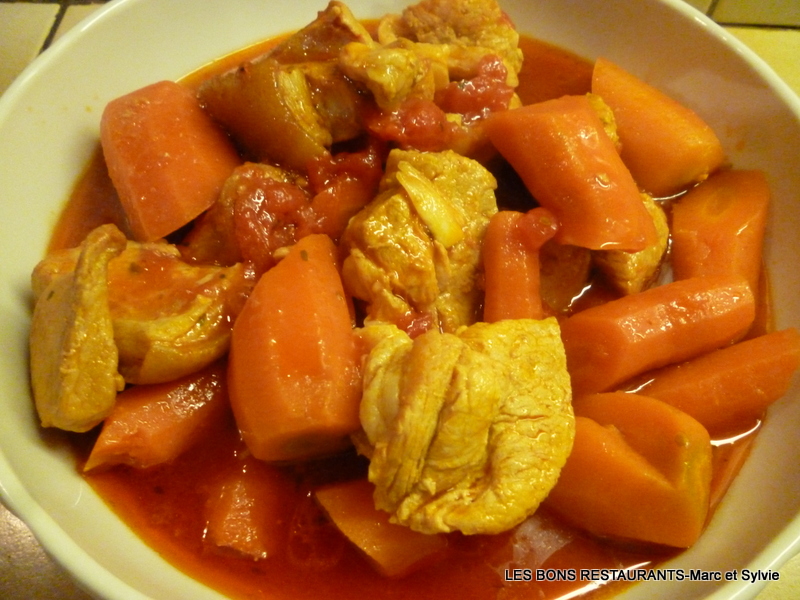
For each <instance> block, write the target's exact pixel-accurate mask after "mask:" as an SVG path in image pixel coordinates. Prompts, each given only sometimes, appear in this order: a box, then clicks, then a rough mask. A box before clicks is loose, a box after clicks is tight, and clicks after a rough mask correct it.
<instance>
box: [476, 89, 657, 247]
mask: <svg viewBox="0 0 800 600" xmlns="http://www.w3.org/2000/svg"><path fill="white" fill-rule="evenodd" d="M486 131H487V133H488V135H489V138H490V139H491V141H492V143H493V144H494V145H495V147H496V148H497V150H498V151H499V152H500V153H501V154H502V155H503V156H504V157H505V159H506V160H508V162H509V163H511V165H512V166H513V167H514V170H515V171H516V172H517V173H518V174H519V176H520V177H521V178H522V180H523V181H524V182H525V185H526V187H527V188H528V190H529V191H530V192H531V194H533V196H534V197H535V198H536V200H537V201H538V202H539V203H540V204H541V205H542V206H544V207H545V208H547V209H548V210H551V211H552V212H553V213H554V214H555V215H556V217H557V218H558V221H559V226H560V228H559V231H558V233H557V234H556V236H555V238H554V239H555V240H556V241H557V242H559V243H561V244H572V245H575V246H583V247H585V248H590V249H593V250H601V249H602V250H612V249H616V250H629V251H639V250H642V249H644V248H645V247H647V246H650V245H652V244H654V243H656V241H657V239H658V238H657V234H656V230H655V226H654V225H653V219H652V218H651V217H650V215H649V214H648V213H647V209H646V208H645V206H644V203H643V202H642V199H641V197H640V196H639V190H638V188H637V187H636V183H635V182H634V180H633V178H632V177H631V174H630V172H629V171H628V169H627V167H626V166H625V165H624V164H623V162H622V160H621V159H620V157H619V154H617V150H616V148H615V146H614V142H612V141H611V138H609V137H608V135H607V134H606V132H605V130H604V129H603V123H602V122H601V121H600V117H599V116H598V115H597V112H596V111H595V110H594V109H593V108H592V105H591V103H590V101H589V99H588V98H587V97H586V96H563V97H561V98H558V99H556V100H547V101H545V102H540V103H538V104H531V105H528V106H524V107H522V108H518V109H514V110H508V111H503V112H498V113H495V114H494V115H493V116H492V117H490V118H489V119H488V120H487V122H486Z"/></svg>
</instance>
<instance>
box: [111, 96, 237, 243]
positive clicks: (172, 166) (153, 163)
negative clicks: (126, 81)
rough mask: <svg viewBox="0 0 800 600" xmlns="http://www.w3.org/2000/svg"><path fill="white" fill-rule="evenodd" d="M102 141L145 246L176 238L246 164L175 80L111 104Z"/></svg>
mask: <svg viewBox="0 0 800 600" xmlns="http://www.w3.org/2000/svg"><path fill="white" fill-rule="evenodd" d="M100 140H101V143H102V146H103V155H104V156H105V159H106V163H107V164H108V172H109V175H110V176H111V180H112V181H113V183H114V187H115V188H116V189H117V193H118V194H119V197H120V201H121V202H122V206H123V208H124V209H125V214H126V215H127V217H128V223H129V224H130V228H131V230H132V232H133V235H134V236H135V238H136V239H137V240H139V241H152V240H155V239H158V238H160V237H163V236H165V235H167V234H169V233H172V232H173V231H175V230H177V229H179V228H180V227H182V226H184V225H185V224H186V223H188V222H189V221H191V220H192V219H193V218H195V217H196V216H197V215H199V214H200V213H201V212H203V211H204V210H206V209H207V208H208V207H209V206H211V204H213V202H214V201H215V200H216V198H217V195H218V194H219V191H220V189H221V188H222V184H223V183H224V181H225V179H226V178H227V177H228V175H230V173H231V171H232V170H233V169H234V167H235V166H236V165H237V164H239V162H240V161H239V156H238V155H237V153H236V150H235V149H234V147H233V145H232V143H231V142H230V140H229V139H228V138H227V137H226V136H225V134H224V133H223V132H222V130H220V129H219V128H218V127H217V126H216V124H215V123H214V122H213V121H212V120H211V118H210V117H209V116H208V115H207V114H206V113H205V112H203V109H202V108H200V105H199V104H198V102H197V100H196V99H195V97H194V95H193V94H192V93H191V92H190V91H189V90H188V89H186V88H184V87H183V86H181V85H179V84H177V83H174V82H171V81H161V82H158V83H154V84H152V85H149V86H147V87H144V88H142V89H139V90H136V91H134V92H131V93H130V94H127V95H125V96H122V97H120V98H117V99H116V100H112V101H111V102H109V103H108V105H107V106H106V108H105V110H104V111H103V116H102V119H101V122H100Z"/></svg>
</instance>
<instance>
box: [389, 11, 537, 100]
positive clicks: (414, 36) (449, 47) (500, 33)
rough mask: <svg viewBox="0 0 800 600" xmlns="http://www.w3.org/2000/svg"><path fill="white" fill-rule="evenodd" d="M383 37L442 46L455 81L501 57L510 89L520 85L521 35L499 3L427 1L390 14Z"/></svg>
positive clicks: (472, 73)
mask: <svg viewBox="0 0 800 600" xmlns="http://www.w3.org/2000/svg"><path fill="white" fill-rule="evenodd" d="M378 34H379V35H378V39H379V41H380V42H381V43H382V44H391V43H394V42H396V41H397V39H398V38H406V39H409V40H411V41H413V42H418V43H421V44H423V45H428V44H435V45H441V46H443V47H444V48H445V49H446V54H447V65H448V70H449V72H450V75H451V79H468V78H470V77H473V76H474V75H475V73H476V72H477V67H478V65H479V63H480V62H481V60H482V59H483V58H484V57H485V56H487V55H494V56H498V57H499V58H500V59H501V60H502V61H503V64H504V65H505V67H506V70H507V72H508V73H507V80H506V82H507V83H508V85H510V86H512V87H516V86H517V84H518V83H519V78H518V76H517V75H518V73H519V70H520V68H521V67H522V50H520V49H519V47H518V44H519V34H518V33H517V31H516V30H515V29H514V26H513V25H512V23H511V21H509V19H508V17H506V15H505V14H504V13H503V11H502V10H501V9H500V6H499V4H498V3H497V2H496V1H495V0H455V1H453V0H423V1H422V2H419V3H418V4H414V5H412V6H409V7H408V8H406V9H405V10H404V11H403V13H402V15H400V16H399V17H398V16H391V15H390V16H387V17H386V18H385V19H384V20H383V22H382V23H381V24H380V25H379V28H378Z"/></svg>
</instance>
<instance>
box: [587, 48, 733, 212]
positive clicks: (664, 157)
mask: <svg viewBox="0 0 800 600" xmlns="http://www.w3.org/2000/svg"><path fill="white" fill-rule="evenodd" d="M592 92H593V93H595V94H597V95H599V96H600V97H601V98H602V99H603V100H604V101H605V102H606V104H608V105H609V106H610V107H611V109H612V110H613V111H614V117H615V119H616V121H617V134H618V135H619V139H620V142H621V143H622V150H621V155H622V160H623V161H624V162H625V164H626V165H627V166H628V168H629V169H630V170H631V173H632V174H633V178H634V179H635V180H636V182H637V183H638V184H639V185H640V186H641V187H642V188H644V190H645V191H647V192H649V193H650V194H652V195H653V196H655V197H663V196H668V195H671V194H674V193H676V192H678V191H680V190H682V189H684V188H685V187H687V186H689V185H690V184H692V183H696V182H698V181H702V180H703V179H705V178H706V177H707V176H708V175H709V174H710V173H712V172H714V171H715V170H716V169H717V168H719V166H720V165H721V164H722V161H723V159H724V152H723V150H722V145H721V144H720V142H719V139H718V138H717V136H716V134H715V133H714V132H713V131H712V130H711V128H710V127H709V126H708V125H707V124H706V123H705V122H704V121H703V120H702V119H701V118H700V117H699V116H698V115H697V114H696V113H695V112H694V111H692V110H690V109H689V108H687V107H686V106H684V105H682V104H680V103H679V102H677V101H675V100H674V99H672V98H670V97H669V96H667V95H666V94H664V93H663V92H661V91H660V90H657V89H656V88H654V87H652V86H651V85H649V84H647V83H645V82H644V81H642V80H641V79H639V78H638V77H636V76H635V75H633V74H631V73H628V72H627V71H625V70H623V69H621V68H620V67H619V66H617V65H615V64H614V63H612V62H611V61H609V60H606V59H604V58H598V59H597V61H596V62H595V66H594V73H593V76H592Z"/></svg>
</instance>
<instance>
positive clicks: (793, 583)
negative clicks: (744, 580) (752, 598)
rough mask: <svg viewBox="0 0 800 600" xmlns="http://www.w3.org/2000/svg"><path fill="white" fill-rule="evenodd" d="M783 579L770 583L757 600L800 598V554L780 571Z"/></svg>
mask: <svg viewBox="0 0 800 600" xmlns="http://www.w3.org/2000/svg"><path fill="white" fill-rule="evenodd" d="M779 573H780V576H781V578H780V579H779V580H778V581H775V582H772V583H769V584H768V585H767V587H766V588H765V589H764V591H763V592H761V593H760V594H759V595H758V596H756V600H795V599H796V598H800V554H798V555H797V556H795V557H794V558H793V559H791V560H790V561H789V562H787V563H786V564H785V565H784V566H783V568H782V569H780V571H779Z"/></svg>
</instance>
